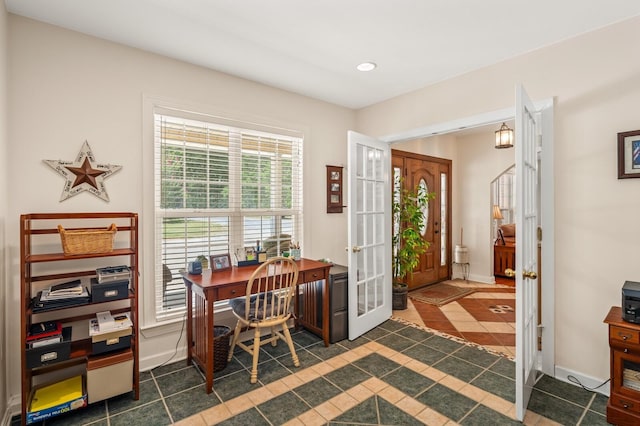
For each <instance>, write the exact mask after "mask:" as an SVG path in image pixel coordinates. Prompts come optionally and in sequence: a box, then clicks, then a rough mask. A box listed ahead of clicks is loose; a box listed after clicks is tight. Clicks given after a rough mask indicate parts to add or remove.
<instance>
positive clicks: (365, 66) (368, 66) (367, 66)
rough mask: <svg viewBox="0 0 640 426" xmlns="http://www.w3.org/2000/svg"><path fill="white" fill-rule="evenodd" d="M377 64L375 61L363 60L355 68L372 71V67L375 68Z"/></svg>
mask: <svg viewBox="0 0 640 426" xmlns="http://www.w3.org/2000/svg"><path fill="white" fill-rule="evenodd" d="M377 66H378V65H376V63H375V62H363V63H361V64H360V65H358V66H357V67H356V68H357V69H358V71H372V70H374V69H376V67H377Z"/></svg>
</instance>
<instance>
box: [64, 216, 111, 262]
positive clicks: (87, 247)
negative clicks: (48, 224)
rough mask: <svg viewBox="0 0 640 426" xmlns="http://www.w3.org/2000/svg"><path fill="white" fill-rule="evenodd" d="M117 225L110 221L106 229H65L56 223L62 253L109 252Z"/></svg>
mask: <svg viewBox="0 0 640 426" xmlns="http://www.w3.org/2000/svg"><path fill="white" fill-rule="evenodd" d="M117 230H118V227H117V226H116V224H115V223H112V224H111V226H109V227H108V228H107V229H73V230H67V229H64V228H63V227H62V225H58V231H59V232H60V239H61V240H62V250H64V254H66V255H73V254H87V253H109V252H111V251H113V240H114V239H115V236H116V232H117Z"/></svg>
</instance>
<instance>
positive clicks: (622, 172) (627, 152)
mask: <svg viewBox="0 0 640 426" xmlns="http://www.w3.org/2000/svg"><path fill="white" fill-rule="evenodd" d="M627 178H640V130H632V131H630V132H622V133H618V179H627Z"/></svg>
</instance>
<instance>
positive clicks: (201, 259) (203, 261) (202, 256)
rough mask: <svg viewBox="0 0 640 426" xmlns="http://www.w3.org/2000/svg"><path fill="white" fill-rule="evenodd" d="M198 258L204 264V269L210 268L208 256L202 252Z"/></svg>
mask: <svg viewBox="0 0 640 426" xmlns="http://www.w3.org/2000/svg"><path fill="white" fill-rule="evenodd" d="M196 260H197V261H198V262H200V263H201V264H202V269H209V259H207V256H205V255H203V254H201V255H199V256H198V257H196Z"/></svg>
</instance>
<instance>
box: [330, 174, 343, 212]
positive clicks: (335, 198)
mask: <svg viewBox="0 0 640 426" xmlns="http://www.w3.org/2000/svg"><path fill="white" fill-rule="evenodd" d="M342 207H343V206H342V167H340V166H327V213H342Z"/></svg>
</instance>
